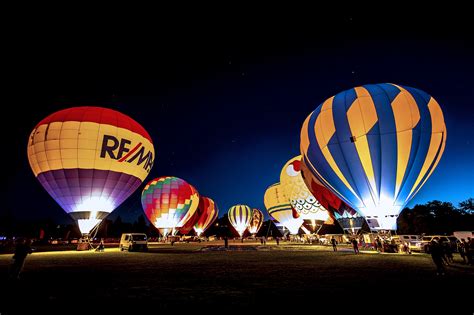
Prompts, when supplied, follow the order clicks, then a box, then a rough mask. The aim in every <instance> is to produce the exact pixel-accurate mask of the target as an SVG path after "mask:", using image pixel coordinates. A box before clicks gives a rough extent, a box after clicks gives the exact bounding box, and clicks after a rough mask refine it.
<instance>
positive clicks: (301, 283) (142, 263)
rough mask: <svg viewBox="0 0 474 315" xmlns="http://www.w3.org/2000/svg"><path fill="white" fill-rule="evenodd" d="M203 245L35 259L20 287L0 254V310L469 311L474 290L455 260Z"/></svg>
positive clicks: (467, 270) (472, 277)
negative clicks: (441, 264)
mask: <svg viewBox="0 0 474 315" xmlns="http://www.w3.org/2000/svg"><path fill="white" fill-rule="evenodd" d="M236 245H237V243H236ZM203 246H204V245H203V244H198V243H195V244H175V246H170V245H157V246H152V247H151V248H150V251H149V252H147V253H139V252H132V253H129V252H120V251H119V250H118V249H117V248H106V250H105V252H100V253H99V252H94V251H88V252H78V251H56V252H35V253H33V254H32V255H30V256H29V257H28V258H27V260H26V265H25V268H24V272H23V274H22V278H21V279H20V280H19V281H17V282H10V281H7V272H8V266H9V264H10V262H11V254H9V255H0V268H1V269H0V270H1V272H2V278H3V280H5V281H3V280H2V291H1V292H0V297H1V298H0V313H1V314H2V315H4V314H9V313H15V312H17V311H24V312H26V310H27V309H28V308H27V307H31V305H34V306H35V308H36V309H37V310H39V311H40V310H43V311H46V310H47V311H48V313H51V312H53V311H58V312H61V311H63V310H71V311H74V310H76V311H77V310H79V309H81V308H83V309H84V310H86V309H90V310H91V311H92V313H94V312H93V311H94V307H92V304H93V303H101V305H102V307H103V308H106V309H107V308H108V309H110V310H112V309H121V306H122V305H123V306H124V307H126V306H133V307H134V308H135V307H138V308H140V309H142V310H145V309H147V308H150V306H151V307H152V309H176V308H179V309H184V308H193V309H194V310H198V309H200V308H203V309H205V308H210V307H211V308H216V309H220V308H223V309H227V308H232V309H233V308H242V307H243V308H247V307H249V308H254V307H255V305H260V306H262V307H264V308H267V307H268V309H278V308H279V307H283V306H288V305H290V306H291V307H293V306H294V307H297V308H299V309H301V310H304V309H307V310H311V311H312V310H316V309H318V308H319V307H320V306H319V305H320V304H324V305H325V307H326V308H328V307H329V308H335V309H339V310H341V309H344V308H349V307H355V306H357V307H360V308H363V307H367V306H369V307H375V306H376V305H384V306H385V307H390V308H396V307H401V309H403V308H406V307H410V308H413V307H415V306H418V307H420V308H426V307H433V306H434V308H436V305H437V304H438V303H441V302H442V303H443V304H442V305H448V307H450V308H451V310H461V309H462V310H464V311H466V312H467V313H468V314H472V311H473V310H474V307H473V306H471V305H469V304H468V303H467V302H466V301H469V300H470V298H471V296H472V292H473V291H472V285H473V283H474V267H472V266H466V265H462V264H460V263H459V259H460V258H459V256H457V257H455V258H456V259H457V260H458V263H454V264H452V265H451V266H449V267H448V273H447V275H446V276H444V277H440V276H436V274H435V268H434V265H433V263H432V261H431V257H430V256H428V255H424V254H414V255H402V254H376V253H362V254H359V255H354V254H353V253H352V252H351V251H350V250H346V251H338V252H332V251H330V250H329V248H328V247H322V246H281V247H280V248H277V247H274V246H270V247H268V248H267V250H242V251H234V250H232V251H200V250H199V249H201V248H202V247H203ZM249 249H250V247H249ZM18 301H20V302H18ZM22 301H29V302H30V301H31V304H30V303H29V302H28V303H22ZM460 301H462V302H460ZM64 307H66V309H64ZM138 308H137V309H138ZM64 313H65V314H67V313H68V311H66V312H64ZM448 313H449V314H460V313H457V312H451V311H450V312H448ZM463 313H464V312H463ZM45 314H46V313H45Z"/></svg>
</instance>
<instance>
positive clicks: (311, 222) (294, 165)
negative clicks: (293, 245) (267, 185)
mask: <svg viewBox="0 0 474 315" xmlns="http://www.w3.org/2000/svg"><path fill="white" fill-rule="evenodd" d="M280 183H281V186H282V188H283V193H284V195H285V196H286V198H287V199H288V200H289V201H290V204H291V206H292V207H293V209H295V210H296V212H297V213H298V215H299V216H300V217H301V218H302V219H303V220H305V221H306V223H307V224H308V227H310V229H311V230H312V232H313V233H316V232H317V231H318V230H319V229H320V228H321V227H322V225H323V223H324V222H325V221H326V220H328V219H329V213H328V211H327V210H326V209H325V208H324V207H323V206H322V205H321V204H320V203H319V201H318V200H317V199H316V197H314V196H313V195H312V194H311V191H310V190H309V189H308V187H306V184H305V182H304V180H303V177H302V176H301V155H299V156H297V157H294V158H292V159H291V160H289V161H288V162H287V163H286V164H285V166H283V169H282V170H281V173H280Z"/></svg>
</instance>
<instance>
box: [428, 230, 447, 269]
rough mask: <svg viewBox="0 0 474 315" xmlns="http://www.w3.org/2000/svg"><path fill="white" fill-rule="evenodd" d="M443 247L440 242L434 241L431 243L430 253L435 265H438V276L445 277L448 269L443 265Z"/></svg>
mask: <svg viewBox="0 0 474 315" xmlns="http://www.w3.org/2000/svg"><path fill="white" fill-rule="evenodd" d="M441 246H442V245H441V244H439V243H438V240H436V239H433V240H432V241H431V243H430V252H431V258H432V259H433V262H434V264H435V265H436V275H437V276H439V275H442V276H444V275H445V272H446V269H445V267H444V263H443V256H444V254H443V248H442V247H441Z"/></svg>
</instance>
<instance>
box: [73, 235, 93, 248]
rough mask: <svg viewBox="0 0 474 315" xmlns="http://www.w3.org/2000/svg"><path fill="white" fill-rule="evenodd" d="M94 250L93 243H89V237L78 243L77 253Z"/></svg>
mask: <svg viewBox="0 0 474 315" xmlns="http://www.w3.org/2000/svg"><path fill="white" fill-rule="evenodd" d="M90 249H92V246H91V243H90V242H89V238H88V237H82V238H81V239H80V240H79V242H78V243H77V247H76V250H77V251H84V250H90Z"/></svg>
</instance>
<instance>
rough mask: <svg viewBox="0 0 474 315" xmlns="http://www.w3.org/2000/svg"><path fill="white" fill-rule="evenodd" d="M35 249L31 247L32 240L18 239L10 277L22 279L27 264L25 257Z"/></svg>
mask: <svg viewBox="0 0 474 315" xmlns="http://www.w3.org/2000/svg"><path fill="white" fill-rule="evenodd" d="M32 252H33V249H32V248H31V240H29V239H26V240H25V239H24V238H21V239H19V240H18V242H17V244H16V246H15V253H14V254H13V257H12V258H13V263H12V266H11V273H10V277H11V278H12V279H14V280H18V279H20V274H21V272H22V271H23V267H24V265H25V259H26V256H28V254H31V253H32Z"/></svg>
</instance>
